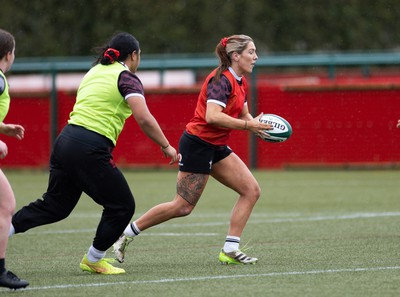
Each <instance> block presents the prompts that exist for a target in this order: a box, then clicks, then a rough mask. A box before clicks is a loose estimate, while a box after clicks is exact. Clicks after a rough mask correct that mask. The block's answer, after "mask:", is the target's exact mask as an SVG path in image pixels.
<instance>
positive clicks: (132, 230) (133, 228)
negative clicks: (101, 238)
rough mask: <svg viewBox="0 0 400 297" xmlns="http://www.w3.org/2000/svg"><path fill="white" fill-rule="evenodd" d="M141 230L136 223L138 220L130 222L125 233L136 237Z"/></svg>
mask: <svg viewBox="0 0 400 297" xmlns="http://www.w3.org/2000/svg"><path fill="white" fill-rule="evenodd" d="M140 232H141V230H140V229H139V228H138V226H137V225H136V222H133V223H131V224H129V225H128V226H127V227H126V228H125V231H124V234H125V235H126V236H130V237H135V236H137V235H139V234H140Z"/></svg>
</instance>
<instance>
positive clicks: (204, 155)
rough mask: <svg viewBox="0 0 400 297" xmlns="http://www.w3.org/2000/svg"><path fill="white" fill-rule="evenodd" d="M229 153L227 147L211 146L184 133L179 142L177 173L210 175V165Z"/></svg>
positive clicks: (229, 150)
mask: <svg viewBox="0 0 400 297" xmlns="http://www.w3.org/2000/svg"><path fill="white" fill-rule="evenodd" d="M231 153H232V150H231V148H230V147H229V146H227V145H222V146H216V145H212V144H210V143H208V142H206V141H204V140H202V139H200V138H199V137H197V136H194V135H191V134H189V133H187V132H186V131H185V132H183V134H182V136H181V139H180V140H179V154H180V157H179V171H184V172H192V173H202V174H210V172H211V167H212V165H213V164H215V163H217V162H218V161H221V160H222V159H225V158H226V157H228V156H229V155H230V154H231Z"/></svg>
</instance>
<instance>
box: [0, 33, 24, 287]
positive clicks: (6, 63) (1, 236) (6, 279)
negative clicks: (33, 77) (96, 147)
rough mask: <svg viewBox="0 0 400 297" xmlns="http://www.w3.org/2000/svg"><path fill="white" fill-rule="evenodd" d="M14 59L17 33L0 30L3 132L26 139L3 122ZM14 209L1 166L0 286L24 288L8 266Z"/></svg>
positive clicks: (0, 151) (3, 151)
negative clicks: (7, 77) (6, 75)
mask: <svg viewBox="0 0 400 297" xmlns="http://www.w3.org/2000/svg"><path fill="white" fill-rule="evenodd" d="M14 59H15V39H14V36H13V35H12V34H11V33H9V32H7V31H5V30H2V29H0V133H1V134H4V135H7V136H12V137H15V138H17V139H22V138H24V132H25V130H24V127H22V126H21V125H14V124H5V123H4V122H3V121H4V119H5V117H6V115H7V113H8V110H9V107H10V95H9V93H8V83H7V79H6V77H5V75H4V73H6V72H7V71H8V70H10V68H11V66H12V64H13V63H14ZM7 153H8V147H7V145H6V144H5V143H4V142H3V141H1V140H0V158H1V159H3V158H5V157H6V156H7ZM14 210H15V197H14V193H13V190H12V188H11V185H10V183H9V182H8V180H7V177H6V176H5V175H4V173H3V171H2V170H1V169H0V287H6V288H10V289H19V288H25V287H26V286H28V285H29V283H28V282H27V281H25V280H21V279H19V278H18V277H17V276H16V275H15V274H14V273H12V272H11V271H7V270H6V267H5V258H6V249H7V243H8V229H9V228H10V224H11V216H12V214H13V213H14Z"/></svg>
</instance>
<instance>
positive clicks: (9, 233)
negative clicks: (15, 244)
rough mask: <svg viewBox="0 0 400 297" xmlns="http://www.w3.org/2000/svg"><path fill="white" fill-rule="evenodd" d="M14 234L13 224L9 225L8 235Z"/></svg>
mask: <svg viewBox="0 0 400 297" xmlns="http://www.w3.org/2000/svg"><path fill="white" fill-rule="evenodd" d="M14 234H15V229H14V226H13V224H11V225H10V231H8V237H11V236H13V235H14Z"/></svg>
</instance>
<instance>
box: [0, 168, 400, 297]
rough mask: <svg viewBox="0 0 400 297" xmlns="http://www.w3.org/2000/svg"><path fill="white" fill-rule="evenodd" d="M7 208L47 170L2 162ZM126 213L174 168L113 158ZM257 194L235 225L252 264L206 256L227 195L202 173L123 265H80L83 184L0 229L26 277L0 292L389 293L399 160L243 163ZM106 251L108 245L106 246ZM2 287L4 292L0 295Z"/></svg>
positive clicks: (37, 191) (224, 220)
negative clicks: (306, 166) (35, 223)
mask: <svg viewBox="0 0 400 297" xmlns="http://www.w3.org/2000/svg"><path fill="white" fill-rule="evenodd" d="M5 173H6V175H7V177H8V178H9V181H10V183H11V184H12V186H13V188H14V191H15V194H16V199H17V209H19V208H20V207H21V206H23V205H25V204H27V203H28V202H31V201H33V200H34V199H37V198H39V197H41V195H42V194H43V192H44V191H45V189H46V186H47V178H48V173H47V172H42V171H7V170H5ZM125 174H126V178H127V180H128V182H129V184H130V186H131V189H132V191H133V193H134V196H135V199H136V203H137V210H136V214H135V216H134V218H135V217H137V216H138V215H139V214H141V213H143V212H145V211H146V210H147V209H149V208H150V207H152V206H154V205H155V204H157V203H160V202H165V201H168V200H170V199H172V197H173V196H174V192H175V179H176V172H175V171H133V170H125ZM254 174H255V176H256V177H257V179H258V181H259V183H260V185H261V188H262V191H263V192H262V197H261V198H260V200H259V202H258V203H257V205H256V207H255V209H254V211H253V215H252V217H251V219H250V221H249V222H248V225H247V227H246V229H245V231H244V234H243V236H242V244H245V243H246V242H249V244H248V245H249V246H251V249H250V250H249V251H248V254H249V255H254V256H256V257H258V258H259V263H257V264H256V265H242V266H226V265H220V264H219V262H218V253H219V250H220V249H221V247H222V245H223V242H224V239H225V235H226V231H227V228H228V221H229V216H230V211H231V209H232V206H233V204H234V201H235V199H236V197H237V195H236V194H235V193H234V192H232V191H231V190H229V189H227V188H226V187H224V186H222V185H220V184H218V183H216V182H215V181H214V180H213V179H210V182H209V184H208V185H207V188H206V190H205V193H204V195H203V196H202V198H201V199H200V202H199V204H198V205H197V207H196V209H195V210H194V212H193V213H192V214H191V215H190V216H188V217H185V218H180V219H175V220H171V221H169V222H166V223H164V224H161V225H159V226H156V227H154V228H152V229H149V230H147V231H145V232H143V233H142V234H141V235H140V236H139V237H138V238H136V239H135V240H134V242H133V243H132V244H131V245H130V246H129V249H128V252H127V256H126V261H125V263H123V264H117V265H119V266H120V267H123V268H125V270H126V271H127V273H126V274H124V275H116V276H105V275H93V274H89V273H85V272H83V271H81V270H80V269H79V262H80V260H81V258H82V257H83V255H84V253H86V251H87V249H88V247H89V246H90V244H91V242H92V239H93V236H94V232H95V228H96V226H97V223H98V220H99V218H100V214H101V207H100V206H98V205H97V204H95V203H94V202H93V201H92V200H91V199H90V198H88V197H87V196H86V195H83V196H82V198H81V201H80V202H79V204H78V206H77V208H76V209H75V211H74V212H73V213H72V214H71V216H70V217H69V218H67V219H66V220H64V221H62V222H58V223H56V224H52V225H48V226H43V227H39V228H36V229H33V230H30V231H28V232H26V233H24V234H18V235H16V236H14V237H12V238H10V240H9V244H8V250H7V262H6V264H7V268H9V269H10V270H12V271H13V272H15V273H16V274H17V275H18V276H20V277H22V278H25V279H27V280H28V281H29V282H30V286H29V287H28V288H27V289H25V290H21V291H16V292H10V290H8V289H4V288H0V295H1V296H11V295H12V296H29V297H36V296H40V297H47V296H48V297H54V296H57V297H63V296H68V297H73V296H115V297H117V296H135V297H140V296H166V297H169V296H171V297H172V296H173V297H176V296H191V297H196V296H218V297H220V296H362V297H366V296H398V294H399V292H400V184H399V180H400V172H399V171H396V170H386V171H385V170H382V171H380V170H371V171H351V170H350V171H340V170H333V171H322V170H317V171H255V172H254ZM108 256H111V251H109V253H108ZM9 294H11V295H9Z"/></svg>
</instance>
